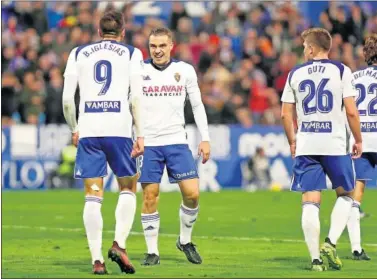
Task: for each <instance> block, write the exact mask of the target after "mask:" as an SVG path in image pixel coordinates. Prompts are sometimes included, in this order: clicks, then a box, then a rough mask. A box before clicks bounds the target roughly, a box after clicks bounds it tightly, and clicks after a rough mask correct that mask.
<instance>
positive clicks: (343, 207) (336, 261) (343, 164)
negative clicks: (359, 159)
mask: <svg viewBox="0 0 377 279" xmlns="http://www.w3.org/2000/svg"><path fill="white" fill-rule="evenodd" d="M321 163H322V165H323V167H324V169H325V172H326V173H327V175H328V176H329V178H330V180H331V183H332V187H333V189H335V190H336V194H337V199H336V202H335V205H334V208H333V210H332V213H331V224H330V230H329V234H328V237H326V239H325V243H324V244H323V245H322V246H321V253H322V255H324V256H326V258H327V259H328V261H329V265H330V266H331V267H332V268H334V269H341V268H342V262H341V260H340V258H339V257H338V255H337V252H336V243H337V241H338V239H339V238H340V236H341V235H342V232H343V230H344V228H345V227H346V225H347V221H348V219H349V216H350V213H351V207H352V204H353V199H352V192H353V189H354V187H355V174H354V167H353V162H352V159H351V156H350V155H344V156H322V157H321Z"/></svg>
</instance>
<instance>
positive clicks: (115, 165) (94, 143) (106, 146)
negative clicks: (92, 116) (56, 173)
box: [74, 137, 136, 179]
mask: <svg viewBox="0 0 377 279" xmlns="http://www.w3.org/2000/svg"><path fill="white" fill-rule="evenodd" d="M132 145H133V142H132V140H131V139H130V138H122V137H91V138H82V139H80V140H79V144H78V149H77V155H76V165H75V174H74V177H75V178H78V179H80V178H95V177H103V176H106V175H107V163H109V165H110V168H111V169H112V171H113V172H114V174H115V175H116V176H117V177H125V176H134V175H135V174H136V159H135V158H131V151H132Z"/></svg>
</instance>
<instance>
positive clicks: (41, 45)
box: [1, 1, 377, 127]
mask: <svg viewBox="0 0 377 279" xmlns="http://www.w3.org/2000/svg"><path fill="white" fill-rule="evenodd" d="M132 5H133V4H132V3H119V2H115V3H107V2H89V1H82V2H69V1H68V2H66V1H61V2H13V3H11V4H2V27H1V28H2V42H1V48H2V52H1V55H2V56H1V71H2V89H1V99H2V111H1V113H2V124H3V125H11V124H13V123H20V122H21V123H33V124H40V123H65V120H64V117H63V112H62V105H61V97H62V90H63V72H64V69H65V64H66V61H67V58H68V55H69V52H70V50H71V49H72V48H74V47H76V46H78V45H81V44H86V43H90V42H92V41H98V40H100V38H99V37H98V34H97V29H98V22H99V19H100V17H101V15H102V14H103V13H104V12H105V11H106V10H109V9H120V10H122V11H123V13H124V16H125V19H126V30H127V31H126V36H125V43H127V44H132V45H134V46H136V47H138V48H140V49H141V50H142V52H143V55H144V58H147V57H148V44H147V43H148V35H149V32H150V30H151V29H152V28H154V27H157V26H161V25H167V26H168V27H170V28H171V29H172V30H173V31H174V34H175V48H174V51H173V56H174V57H175V58H177V59H180V60H183V61H186V62H189V63H192V64H193V65H194V66H195V68H196V69H197V73H198V77H199V85H200V87H201V91H202V99H203V102H204V104H205V107H206V111H207V115H208V120H209V123H212V124H219V123H226V124H233V123H240V124H242V125H244V126H246V127H249V126H252V125H255V124H264V125H280V124H281V123H280V107H281V103H280V96H281V93H282V91H283V88H284V84H285V81H286V79H287V75H288V73H289V71H290V70H291V69H292V67H294V66H295V65H296V64H297V63H300V62H302V61H303V57H302V50H303V47H302V41H301V38H300V34H301V32H302V31H303V30H304V29H306V28H308V27H311V24H310V22H308V21H307V20H306V19H305V18H304V17H303V16H302V15H301V13H300V10H299V9H298V8H297V6H296V5H295V4H293V3H291V2H284V3H280V2H279V1H278V2H260V3H251V2H250V3H248V5H247V6H246V7H245V5H240V4H238V3H233V4H228V5H227V6H226V7H225V8H224V6H222V4H221V3H218V4H215V5H214V7H213V9H211V10H210V11H208V12H207V13H206V14H205V15H204V16H203V17H202V18H201V19H200V20H199V23H198V24H194V21H193V19H192V18H190V16H189V14H188V13H187V11H186V10H185V8H184V6H183V4H182V3H180V2H176V3H174V4H173V5H172V12H171V15H170V18H169V20H168V21H167V22H164V21H162V20H161V19H158V18H154V17H149V18H147V19H146V21H145V22H144V24H138V23H137V22H136V21H135V20H134V15H133V13H132V7H133V6H132ZM342 5H343V4H342V3H341V2H329V6H328V8H327V9H326V10H324V11H323V12H322V13H321V14H320V19H319V20H320V27H324V28H326V29H327V30H329V31H330V32H331V34H332V35H333V48H332V51H331V54H330V56H331V57H330V58H332V59H336V60H340V61H342V62H343V63H345V64H346V65H348V66H349V67H351V69H352V70H356V69H358V68H360V67H363V65H364V61H363V57H362V43H363V38H364V37H365V36H366V35H368V34H370V33H376V32H377V15H372V16H367V15H366V13H365V11H363V10H362V9H361V8H360V7H359V6H358V5H356V4H347V5H348V6H347V9H345V7H344V6H342ZM51 22H54V28H51ZM77 95H78V94H77ZM185 115H186V122H188V123H193V122H194V118H193V115H192V113H191V108H190V105H189V103H188V105H187V107H186V109H185Z"/></svg>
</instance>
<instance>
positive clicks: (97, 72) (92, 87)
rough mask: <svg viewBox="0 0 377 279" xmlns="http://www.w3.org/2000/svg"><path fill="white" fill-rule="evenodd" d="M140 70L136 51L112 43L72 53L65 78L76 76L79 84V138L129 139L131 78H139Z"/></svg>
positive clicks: (101, 42) (99, 43)
mask: <svg viewBox="0 0 377 279" xmlns="http://www.w3.org/2000/svg"><path fill="white" fill-rule="evenodd" d="M142 67H143V57H142V53H141V51H140V50H139V49H137V48H134V47H132V46H128V45H124V44H121V43H118V42H117V41H113V40H102V41H99V42H96V43H92V44H88V45H83V46H80V47H77V48H74V49H73V50H72V51H71V53H70V55H69V58H68V61H67V66H66V69H65V72H64V76H65V77H66V76H75V77H76V78H77V81H78V84H79V88H80V109H79V120H78V130H79V133H80V138H85V137H110V136H112V137H127V138H132V123H133V121H132V115H131V111H130V85H131V80H132V76H134V75H141V71H142ZM132 93H133V94H138V93H136V92H132ZM140 94H141V90H140ZM140 97H141V96H140Z"/></svg>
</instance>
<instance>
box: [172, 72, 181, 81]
mask: <svg viewBox="0 0 377 279" xmlns="http://www.w3.org/2000/svg"><path fill="white" fill-rule="evenodd" d="M174 78H175V80H176V81H177V82H179V81H180V80H181V75H180V74H179V73H175V74H174Z"/></svg>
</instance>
